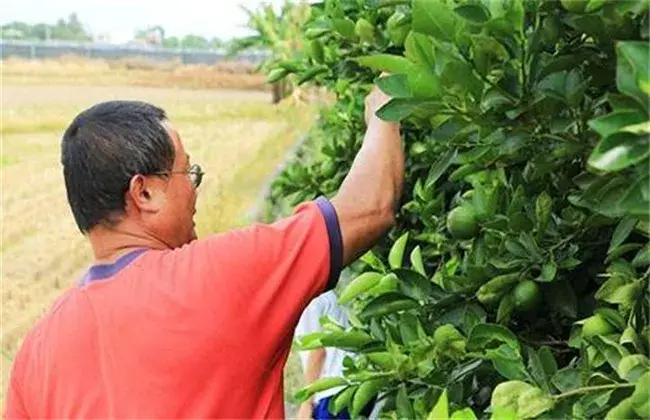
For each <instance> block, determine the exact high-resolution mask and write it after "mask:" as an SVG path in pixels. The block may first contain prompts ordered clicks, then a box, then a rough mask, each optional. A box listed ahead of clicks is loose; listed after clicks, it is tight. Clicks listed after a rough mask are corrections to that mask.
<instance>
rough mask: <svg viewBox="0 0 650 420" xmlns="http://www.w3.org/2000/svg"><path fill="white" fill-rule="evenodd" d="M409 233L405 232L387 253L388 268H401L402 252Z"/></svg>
mask: <svg viewBox="0 0 650 420" xmlns="http://www.w3.org/2000/svg"><path fill="white" fill-rule="evenodd" d="M408 238H409V233H408V232H406V233H404V234H403V235H402V236H400V237H399V238H398V239H397V240H396V241H395V243H394V244H393V246H392V247H391V249H390V252H389V253H388V264H389V265H390V268H392V269H396V268H401V267H402V261H403V260H404V250H405V249H406V242H407V241H408Z"/></svg>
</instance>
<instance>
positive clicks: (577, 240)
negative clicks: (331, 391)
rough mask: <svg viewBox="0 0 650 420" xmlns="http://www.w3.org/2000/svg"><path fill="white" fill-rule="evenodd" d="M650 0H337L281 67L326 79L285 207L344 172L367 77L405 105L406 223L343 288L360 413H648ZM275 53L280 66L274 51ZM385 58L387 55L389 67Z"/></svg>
mask: <svg viewBox="0 0 650 420" xmlns="http://www.w3.org/2000/svg"><path fill="white" fill-rule="evenodd" d="M648 11H649V4H648V2H647V1H644V0H639V1H632V0H629V1H625V2H617V1H609V0H562V1H561V2H559V1H548V0H547V1H545V0H526V1H524V0H455V1H454V0H447V1H445V0H411V1H409V0H384V1H380V0H370V1H357V0H339V1H334V0H326V1H324V2H321V3H318V4H314V5H312V7H311V13H310V18H309V21H308V22H307V23H306V24H305V25H304V26H303V28H302V29H303V35H304V37H305V38H306V39H307V42H306V43H305V49H304V52H305V58H304V59H300V60H296V61H294V62H292V63H290V65H286V64H285V65H284V66H282V67H279V68H281V69H283V73H295V76H296V77H297V78H299V79H300V80H301V81H310V82H311V83H315V84H319V85H322V86H325V87H327V88H328V89H329V90H330V91H331V92H333V93H334V94H335V95H336V97H337V102H336V104H335V105H333V106H332V107H331V108H329V109H326V110H325V111H323V113H322V114H321V117H320V119H319V122H318V125H317V126H316V127H314V128H313V129H312V132H311V133H310V137H309V139H308V141H307V142H306V143H305V144H304V145H303V147H302V148H301V149H300V150H299V151H298V156H297V157H296V159H295V160H294V162H293V163H291V164H289V165H288V167H287V168H286V169H285V170H284V171H283V173H282V174H281V175H280V176H279V177H278V178H277V179H276V180H275V182H274V184H273V188H272V193H271V197H270V202H271V205H273V206H276V208H281V207H282V205H283V204H284V205H286V204H287V203H289V204H290V205H293V204H295V203H298V202H300V201H302V200H306V199H311V198H314V197H316V196H318V195H325V196H331V195H332V194H334V193H335V191H336V190H337V188H338V187H339V185H340V183H341V181H342V179H343V178H344V177H345V175H346V173H347V170H348V168H349V167H350V164H351V162H352V160H353V158H354V156H355V154H356V151H357V150H358V148H359V146H360V144H361V141H362V136H363V131H364V129H365V127H364V121H363V98H364V96H365V94H366V93H367V92H368V91H369V89H370V87H371V86H372V84H373V83H376V84H377V85H378V86H379V87H380V88H381V89H382V90H383V91H384V92H386V93H387V94H389V95H391V96H392V98H393V99H391V100H390V101H389V102H388V103H387V104H386V105H385V106H384V107H382V108H381V109H380V110H379V111H378V112H377V115H378V116H379V117H380V118H382V119H384V120H387V121H400V122H401V124H402V137H403V139H404V143H405V148H406V149H407V152H408V153H407V166H406V181H405V193H404V195H403V197H402V202H401V206H400V210H399V213H398V216H397V224H396V226H395V228H394V229H393V230H392V231H391V232H390V233H389V234H388V235H386V237H385V238H384V240H383V241H382V242H381V243H380V244H379V245H377V246H376V247H375V248H374V249H373V250H372V251H370V252H368V253H367V254H366V255H364V256H363V257H362V258H361V259H360V261H358V262H357V263H355V264H354V265H353V267H352V269H353V271H354V273H355V278H354V279H353V280H352V281H351V282H350V283H349V284H347V285H346V287H345V288H344V289H343V291H342V293H341V294H340V301H341V303H342V304H345V305H347V307H348V308H349V315H350V319H351V325H352V326H351V327H350V328H348V329H344V328H342V327H341V326H340V325H337V324H335V323H333V322H332V321H331V320H329V319H322V320H321V322H322V324H323V327H324V329H325V332H323V333H316V334H311V335H307V336H303V337H300V338H299V339H298V344H299V346H300V347H301V348H302V349H313V348H317V347H323V346H325V347H330V346H331V347H339V348H342V349H346V350H350V351H353V352H355V353H357V354H358V357H355V358H347V359H346V361H345V369H344V376H343V377H341V378H326V379H323V380H320V381H318V382H316V383H314V384H311V385H309V386H308V387H306V388H304V389H302V390H301V391H300V392H298V394H297V397H298V398H307V397H308V396H309V395H311V394H313V393H314V392H317V391H319V390H322V389H327V388H329V387H335V386H341V385H343V386H344V388H343V389H342V391H340V392H339V393H338V394H337V396H336V397H335V398H334V399H333V400H332V403H331V405H330V409H331V410H332V411H334V412H338V411H340V410H342V409H343V408H345V407H348V408H349V409H350V411H351V413H352V415H353V416H357V415H358V413H359V412H360V410H361V408H362V407H364V405H365V404H366V403H367V402H368V401H371V400H372V399H373V398H377V399H378V400H379V401H380V403H381V404H382V416H385V417H386V418H426V417H427V416H428V417H429V418H454V419H470V418H490V417H492V418H498V419H506V418H548V419H558V418H603V417H605V418H611V419H615V418H648V417H650V390H649V388H650V360H649V359H648V357H647V354H648V351H650V326H649V325H650V293H649V276H650V271H649V265H650V245H648V236H649V216H650V171H649V170H650V168H649V166H648V164H649V156H650V119H649V116H648V109H649V108H648V99H649V95H650V69H649V62H650V56H649V47H648V32H649V30H648V24H649V23H648V22H649V21H648ZM274 71H276V70H271V72H274ZM381 72H387V73H389V75H388V76H384V77H378V75H379V74H381Z"/></svg>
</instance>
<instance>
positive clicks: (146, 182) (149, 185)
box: [126, 174, 164, 213]
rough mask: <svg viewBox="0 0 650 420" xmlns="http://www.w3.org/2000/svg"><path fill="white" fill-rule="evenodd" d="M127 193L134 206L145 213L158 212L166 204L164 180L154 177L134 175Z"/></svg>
mask: <svg viewBox="0 0 650 420" xmlns="http://www.w3.org/2000/svg"><path fill="white" fill-rule="evenodd" d="M126 194H127V196H128V199H129V201H131V203H132V204H133V206H135V208H137V209H138V210H139V211H140V212H143V213H145V212H146V213H156V212H158V211H159V210H160V209H161V207H162V205H163V204H164V191H163V189H162V182H161V180H159V179H154V177H146V176H144V175H140V174H138V175H135V176H133V177H132V178H131V181H130V182H129V189H128V191H127V192H126Z"/></svg>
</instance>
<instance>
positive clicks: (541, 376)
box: [528, 347, 555, 394]
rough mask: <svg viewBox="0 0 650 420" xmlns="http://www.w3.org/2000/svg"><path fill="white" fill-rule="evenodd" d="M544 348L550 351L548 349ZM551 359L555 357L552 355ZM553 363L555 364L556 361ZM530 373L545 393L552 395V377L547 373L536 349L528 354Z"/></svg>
mask: <svg viewBox="0 0 650 420" xmlns="http://www.w3.org/2000/svg"><path fill="white" fill-rule="evenodd" d="M544 348H546V349H547V350H550V349H549V348H548V347H544ZM540 350H541V349H540ZM551 357H553V355H552V354H551ZM553 361H554V362H555V359H553ZM528 371H529V372H530V374H531V376H532V377H533V379H535V382H537V385H539V386H540V387H541V388H542V389H543V390H544V392H546V393H547V394H549V393H551V385H550V382H549V381H550V376H549V375H548V374H547V373H546V371H545V369H544V365H543V364H542V360H541V358H540V356H539V354H538V353H537V352H536V351H535V350H534V349H530V351H529V352H528Z"/></svg>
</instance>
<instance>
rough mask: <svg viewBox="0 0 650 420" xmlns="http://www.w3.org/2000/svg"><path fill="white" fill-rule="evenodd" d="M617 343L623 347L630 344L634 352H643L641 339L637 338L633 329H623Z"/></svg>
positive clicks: (628, 327)
mask: <svg viewBox="0 0 650 420" xmlns="http://www.w3.org/2000/svg"><path fill="white" fill-rule="evenodd" d="M619 343H621V345H623V346H624V345H625V344H632V347H634V350H636V351H637V352H639V353H643V352H644V348H643V342H642V341H641V337H639V334H637V332H636V331H634V328H632V327H630V326H627V327H625V330H624V331H623V334H621V338H620V340H619Z"/></svg>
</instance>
